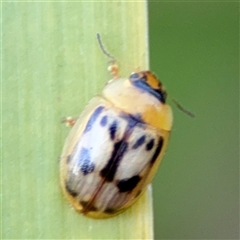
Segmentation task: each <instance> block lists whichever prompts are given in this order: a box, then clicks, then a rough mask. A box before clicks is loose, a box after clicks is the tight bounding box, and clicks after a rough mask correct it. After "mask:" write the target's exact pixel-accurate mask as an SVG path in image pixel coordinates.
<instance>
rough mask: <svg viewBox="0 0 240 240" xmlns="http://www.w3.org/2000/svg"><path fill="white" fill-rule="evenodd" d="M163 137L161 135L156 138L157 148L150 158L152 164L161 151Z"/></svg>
mask: <svg viewBox="0 0 240 240" xmlns="http://www.w3.org/2000/svg"><path fill="white" fill-rule="evenodd" d="M163 142H164V140H163V138H162V137H159V140H158V143H157V148H156V150H155V152H154V154H153V156H152V158H151V161H150V163H151V164H154V162H155V161H156V160H157V157H158V156H159V154H160V152H161V149H162V146H163Z"/></svg>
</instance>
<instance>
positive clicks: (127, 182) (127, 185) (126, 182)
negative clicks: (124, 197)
mask: <svg viewBox="0 0 240 240" xmlns="http://www.w3.org/2000/svg"><path fill="white" fill-rule="evenodd" d="M140 180H141V177H140V176H138V175H136V176H133V177H131V178H125V179H123V180H120V181H118V183H117V187H118V189H119V192H130V191H132V190H133V189H134V188H135V187H136V186H137V184H138V183H139V181H140Z"/></svg>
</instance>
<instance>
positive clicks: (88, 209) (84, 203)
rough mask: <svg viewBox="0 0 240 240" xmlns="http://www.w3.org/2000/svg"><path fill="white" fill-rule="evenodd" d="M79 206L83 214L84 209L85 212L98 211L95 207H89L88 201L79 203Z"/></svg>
mask: <svg viewBox="0 0 240 240" xmlns="http://www.w3.org/2000/svg"><path fill="white" fill-rule="evenodd" d="M79 203H80V205H81V206H82V207H83V212H84V208H87V211H86V212H84V213H87V212H96V211H97V210H98V209H97V208H96V207H95V206H93V205H92V206H89V202H88V201H79Z"/></svg>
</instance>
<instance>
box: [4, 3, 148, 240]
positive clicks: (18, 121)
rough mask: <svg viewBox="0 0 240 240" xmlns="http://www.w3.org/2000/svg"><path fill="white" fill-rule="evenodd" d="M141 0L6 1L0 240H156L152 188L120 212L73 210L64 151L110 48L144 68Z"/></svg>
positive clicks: (125, 62) (97, 86) (123, 64)
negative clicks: (63, 171)
mask: <svg viewBox="0 0 240 240" xmlns="http://www.w3.org/2000/svg"><path fill="white" fill-rule="evenodd" d="M147 24H148V19H147V4H146V2H145V1H138V2H126V1H111V2H110V1H107V2H90V1H89V2H86V1H81V2H54V1H51V2H49V1H41V2H30V1H29V2H20V1H19V2H16V1H15V2H3V3H2V51H3V59H2V63H3V65H2V80H3V81H2V95H3V96H2V117H3V120H2V124H3V130H2V214H1V215H2V239H10V238H11V239H30V238H31V239H152V237H153V229H152V228H153V226H152V224H153V222H152V221H153V216H152V199H151V191H150V189H149V190H148V191H147V192H146V194H144V195H143V196H142V197H141V198H140V199H139V200H138V201H137V203H136V204H135V205H134V206H133V207H131V208H130V209H129V210H127V211H126V212H124V213H122V214H120V215H119V216H117V217H114V218H110V219H106V220H94V219H90V218H87V217H84V216H82V215H80V214H78V213H76V212H75V211H74V210H73V209H72V208H71V206H70V205H69V204H68V203H67V201H66V200H65V198H64V197H63V194H62V192H61V189H60V186H59V166H58V158H59V156H60V154H61V149H62V147H63V143H64V140H65V138H66V136H67V134H68V132H69V129H67V128H66V127H65V126H64V125H63V124H61V119H62V117H64V116H69V115H70V116H74V117H77V116H78V115H79V114H80V112H81V111H82V110H83V108H84V106H85V105H86V104H87V102H88V101H89V100H90V99H91V98H92V97H93V96H94V95H95V94H97V93H98V92H100V91H101V89H102V88H103V86H104V84H105V83H106V82H107V81H108V80H109V79H110V78H111V76H110V74H109V72H108V71H107V66H108V60H109V59H107V57H106V56H105V55H104V54H103V53H102V51H101V50H100V47H99V44H98V42H97V40H96V33H97V32H99V33H100V34H101V37H102V41H103V44H104V46H105V47H106V49H107V50H108V51H109V52H110V53H111V54H112V55H114V57H115V58H116V59H117V60H118V63H119V65H120V74H121V76H123V77H128V76H129V74H130V73H131V72H132V71H134V70H135V69H136V68H140V69H148V29H147Z"/></svg>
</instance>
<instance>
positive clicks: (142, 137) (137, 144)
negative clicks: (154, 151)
mask: <svg viewBox="0 0 240 240" xmlns="http://www.w3.org/2000/svg"><path fill="white" fill-rule="evenodd" d="M145 138H146V137H145V135H143V136H141V137H140V138H139V139H138V140H137V141H136V142H135V144H134V145H133V147H132V148H133V149H137V148H138V147H140V146H141V145H143V143H144V142H145Z"/></svg>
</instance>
